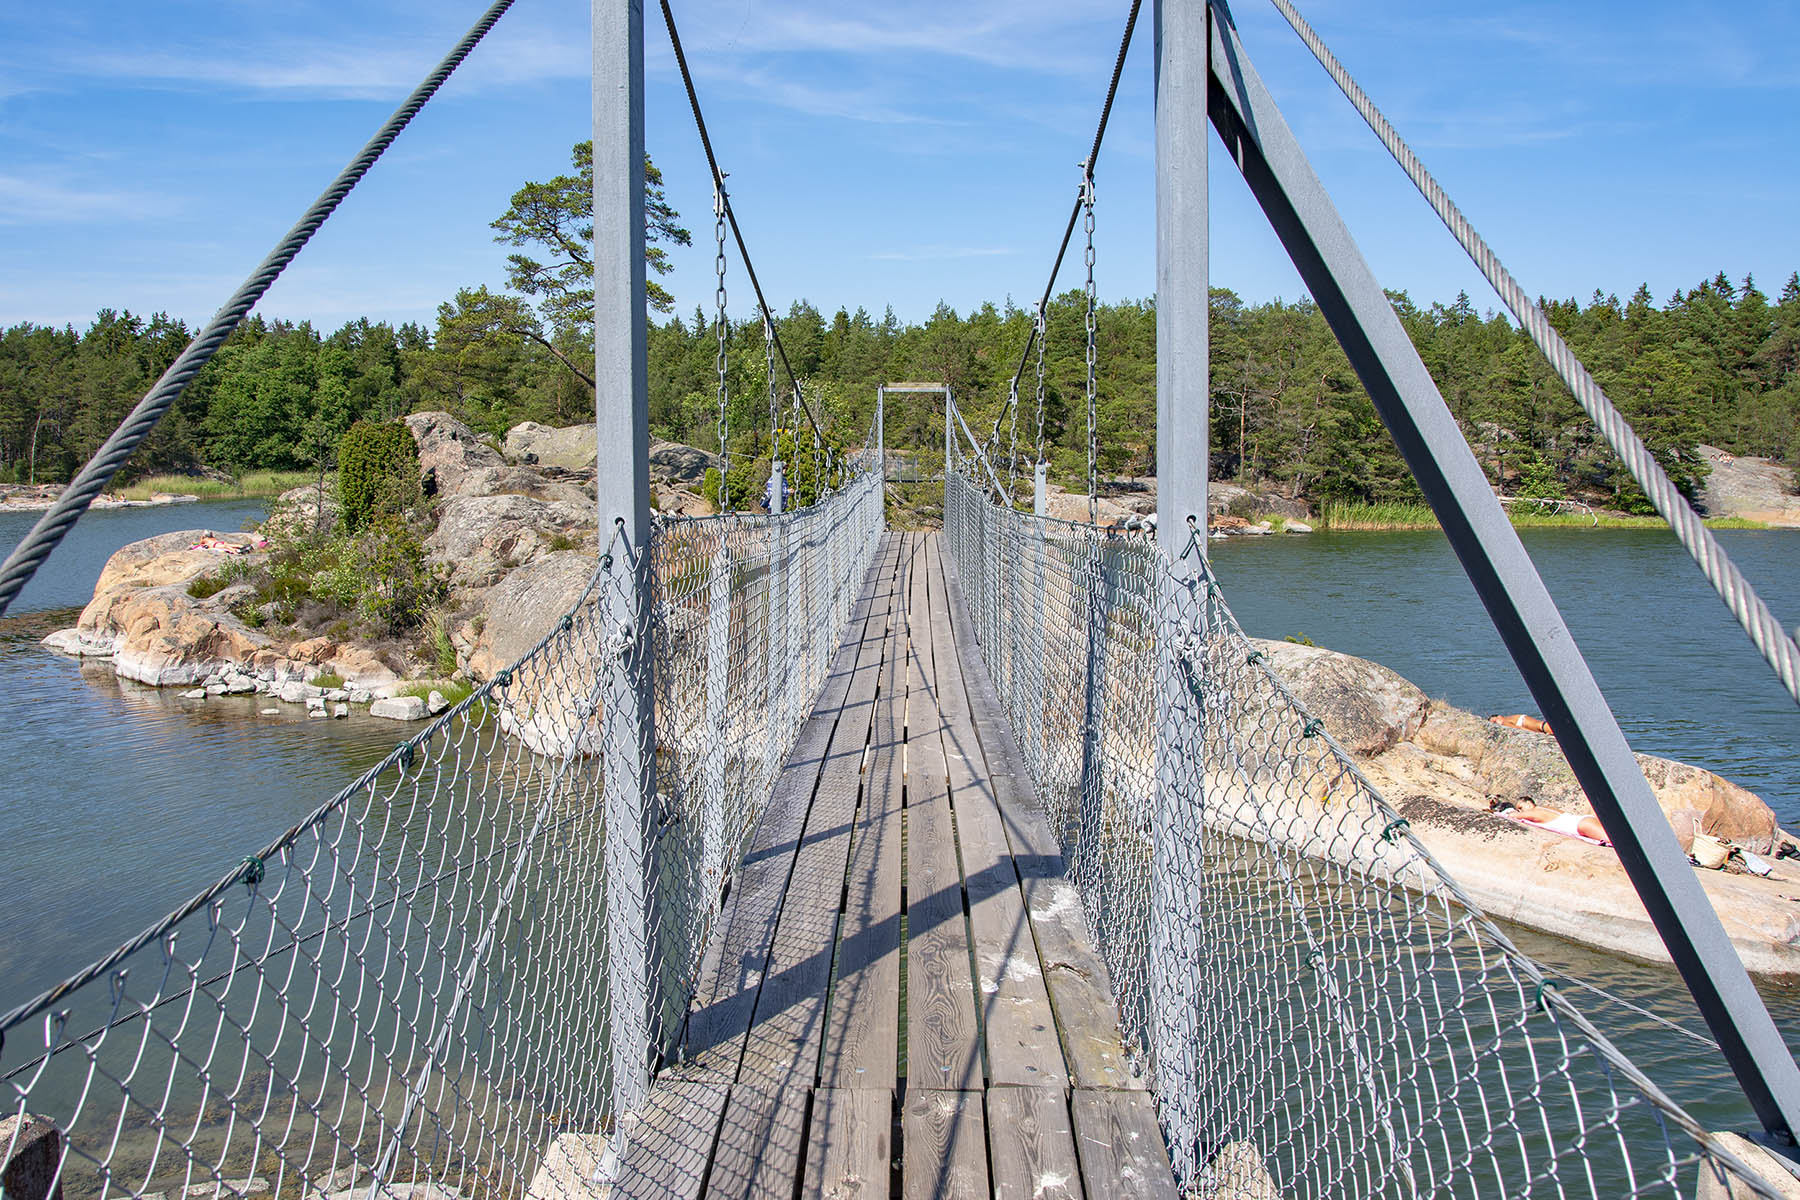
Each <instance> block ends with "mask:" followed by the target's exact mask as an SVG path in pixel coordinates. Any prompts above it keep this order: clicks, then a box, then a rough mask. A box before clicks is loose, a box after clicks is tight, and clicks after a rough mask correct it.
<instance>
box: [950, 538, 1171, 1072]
mask: <svg viewBox="0 0 1800 1200" xmlns="http://www.w3.org/2000/svg"><path fill="white" fill-rule="evenodd" d="M944 564H945V565H944V575H945V583H946V587H947V591H948V592H949V597H950V605H949V611H950V613H951V616H952V625H953V628H954V639H955V644H956V648H957V661H958V663H959V664H960V666H961V668H962V675H963V683H964V686H965V688H966V689H967V691H968V694H969V698H970V707H971V709H972V711H973V712H974V713H975V714H976V719H975V731H976V734H977V736H978V738H979V739H980V742H981V749H982V753H983V756H984V757H985V759H986V761H987V764H988V771H989V773H990V777H991V779H992V781H993V788H994V798H995V800H996V801H997V802H998V804H999V806H1000V818H1001V822H1002V825H1003V826H1004V829H1005V834H1006V839H1007V842H1008V844H1009V845H1010V846H1011V847H1012V852H1013V864H1014V866H1015V867H1016V868H1017V869H1018V873H1019V878H1020V884H1021V887H1022V888H1023V891H1024V895H1025V906H1026V911H1027V912H1028V913H1029V914H1030V919H1031V927H1032V932H1033V934H1034V935H1035V937H1036V940H1037V947H1038V954H1039V956H1040V958H1041V960H1042V962H1043V965H1044V981H1045V983H1046V985H1047V986H1048V988H1049V992H1050V1005H1051V1008H1052V1009H1053V1010H1054V1013H1055V1017H1056V1027H1057V1032H1058V1034H1059V1035H1060V1037H1061V1041H1062V1049H1063V1057H1064V1060H1065V1062H1066V1063H1067V1065H1068V1068H1069V1074H1070V1079H1071V1082H1072V1084H1073V1085H1074V1086H1076V1087H1084V1088H1093V1087H1125V1088H1142V1087H1144V1086H1145V1084H1144V1081H1143V1080H1142V1079H1141V1078H1140V1077H1138V1076H1137V1075H1134V1074H1133V1073H1132V1071H1131V1069H1130V1067H1129V1066H1128V1065H1127V1062H1126V1058H1125V1051H1124V1045H1123V1042H1122V1040H1121V1038H1120V1034H1119V1003H1118V999H1117V997H1116V996H1115V995H1114V993H1113V990H1112V977H1111V975H1110V973H1109V972H1108V970H1107V966H1106V961H1105V959H1103V958H1102V957H1101V956H1100V954H1099V953H1098V952H1097V951H1096V950H1095V948H1094V944H1093V941H1092V939H1091V938H1090V937H1089V935H1088V928H1087V918H1086V915H1085V914H1084V912H1083V909H1082V906H1081V898H1080V895H1079V894H1078V893H1077V892H1076V890H1075V885H1074V883H1073V882H1072V881H1071V880H1070V879H1069V878H1068V875H1067V872H1066V869H1065V867H1064V864H1063V858H1062V849H1061V847H1060V845H1059V844H1058V842H1057V839H1056V834H1055V832H1054V831H1053V830H1052V829H1051V828H1050V821H1049V818H1047V817H1046V816H1045V815H1044V810H1043V806H1042V805H1040V804H1039V803H1038V801H1037V798H1036V796H1034V795H1033V794H1032V791H1031V784H1030V777H1029V775H1028V774H1027V773H1026V770H1025V763H1024V755H1023V753H1022V752H1021V751H1020V749H1019V743H1018V740H1017V739H1016V738H1015V736H1014V734H1013V730H1012V726H1011V723H1010V722H1009V721H1008V720H1007V718H1006V710H1005V708H1004V707H1003V706H1002V705H1001V703H1000V698H999V695H998V693H996V692H995V690H994V686H993V682H992V680H991V678H990V677H989V675H988V671H987V666H986V664H985V663H984V662H983V661H982V658H981V651H980V648H979V647H978V646H977V645H976V643H975V638H974V633H973V626H972V624H971V622H970V621H969V620H968V618H967V616H966V614H967V612H968V609H967V608H966V607H964V605H963V603H962V597H961V595H960V581H959V580H958V579H957V576H956V568H955V564H954V562H953V560H950V559H948V558H946V559H945V560H944Z"/></svg>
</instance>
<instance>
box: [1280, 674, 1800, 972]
mask: <svg viewBox="0 0 1800 1200" xmlns="http://www.w3.org/2000/svg"><path fill="white" fill-rule="evenodd" d="M1253 640H1254V639H1253ZM1256 646H1257V648H1258V649H1260V650H1262V651H1263V652H1264V654H1265V655H1266V656H1267V661H1268V664H1269V666H1270V668H1271V669H1272V670H1273V671H1274V672H1275V674H1276V675H1277V676H1278V677H1279V678H1280V679H1281V680H1282V681H1283V682H1284V683H1286V684H1287V685H1288V687H1289V688H1290V689H1292V690H1293V692H1294V694H1295V696H1296V697H1297V698H1298V699H1299V700H1300V702H1301V703H1302V704H1303V705H1305V706H1306V708H1307V709H1308V711H1310V712H1311V713H1313V714H1314V715H1315V716H1317V717H1319V718H1320V719H1321V720H1322V721H1323V722H1324V724H1325V727H1326V729H1327V730H1329V731H1330V732H1331V734H1332V735H1333V736H1334V737H1336V738H1337V739H1338V741H1339V742H1340V743H1341V744H1342V745H1343V746H1344V748H1345V749H1346V750H1347V751H1349V753H1350V755H1351V756H1352V758H1353V759H1354V760H1355V761H1356V764H1357V766H1358V767H1360V768H1361V769H1362V771H1363V773H1364V774H1366V775H1367V776H1368V778H1369V781H1370V782H1371V783H1373V784H1374V785H1375V787H1376V788H1377V789H1378V790H1379V791H1380V792H1381V794H1382V795H1383V796H1385V797H1386V798H1387V800H1388V802H1389V803H1390V804H1392V805H1393V807H1394V808H1395V809H1396V810H1397V811H1398V812H1399V814H1400V815H1401V816H1403V817H1405V818H1406V820H1407V822H1408V824H1409V825H1410V827H1411V829H1412V832H1413V833H1414V834H1415V835H1416V836H1417V837H1418V838H1419V840H1420V841H1421V842H1422V843H1424V845H1425V846H1426V848H1427V849H1429V850H1430V852H1431V854H1432V856H1433V857H1434V858H1436V859H1437V860H1438V861H1439V862H1440V863H1441V864H1442V865H1443V866H1444V868H1445V870H1446V871H1447V872H1448V873H1449V874H1450V876H1451V877H1452V878H1454V879H1455V880H1456V881H1457V883H1458V884H1460V885H1461V886H1462V888H1463V889H1464V890H1465V891H1466V892H1467V893H1468V894H1469V896H1470V898H1471V899H1473V900H1474V901H1475V902H1476V903H1477V904H1478V905H1480V906H1481V908H1482V909H1483V911H1485V912H1486V913H1487V914H1488V915H1489V916H1492V917H1498V918H1501V919H1503V920H1508V921H1513V922H1516V923H1518V924H1520V925H1524V926H1528V927H1529V928H1532V929H1538V930H1542V931H1543V932H1545V933H1551V934H1555V935H1557V936H1559V937H1564V938H1567V939H1569V940H1570V941H1575V942H1580V943H1583V944H1586V945H1590V946H1594V947H1597V948H1599V949H1602V950H1609V951H1613V952H1615V953H1619V954H1624V955H1628V956H1630V957H1632V958H1637V959H1642V960H1646V961H1652V962H1667V961H1668V952H1667V950H1665V949H1664V947H1663V944H1662V939H1661V938H1660V936H1658V934H1657V932H1656V929H1655V927H1654V926H1652V925H1651V923H1650V918H1649V914H1648V913H1646V912H1645V911H1644V906H1643V904H1642V902H1641V901H1639V899H1638V896H1637V892H1636V891H1635V890H1634V889H1633V888H1632V886H1631V881H1630V879H1629V878H1628V877H1627V876H1626V874H1625V869H1624V867H1622V866H1621V865H1620V863H1619V859H1618V855H1617V854H1616V853H1614V851H1613V850H1612V848H1611V847H1608V846H1600V845H1595V844H1592V843H1590V842H1587V841H1583V840H1582V839H1580V838H1578V837H1565V836H1562V835H1559V834H1556V833H1552V832H1549V831H1547V830H1545V829H1543V828H1541V827H1538V826H1534V825H1528V824H1524V823H1522V822H1519V821H1516V820H1513V819H1510V818H1508V817H1505V816H1500V815H1497V814H1495V813H1492V812H1490V811H1488V802H1489V801H1490V800H1491V799H1494V798H1499V799H1504V800H1517V799H1519V798H1520V797H1528V798H1530V799H1531V800H1533V801H1534V802H1535V803H1537V804H1541V805H1544V806H1546V807H1549V808H1554V809H1560V810H1561V811H1563V812H1565V813H1576V814H1592V813H1593V811H1594V810H1593V805H1591V804H1590V803H1589V802H1588V799H1587V797H1586V796H1585V795H1584V794H1583V792H1582V790H1581V785H1580V784H1578V783H1577V782H1576V780H1575V774H1574V772H1573V771H1571V770H1570V769H1569V764H1568V762H1567V761H1566V760H1565V759H1564V758H1563V755H1562V751H1561V750H1560V749H1559V748H1558V747H1557V744H1556V740H1555V739H1554V738H1553V737H1551V736H1550V735H1548V734H1546V733H1535V732H1531V731H1530V730H1526V729H1517V728H1510V727H1508V726H1505V725H1499V724H1496V723H1494V722H1493V721H1490V720H1488V719H1486V718H1485V717H1482V716H1479V715H1477V714H1474V713H1470V712H1466V711H1464V710H1463V709H1460V708H1455V707H1453V706H1451V705H1448V704H1445V703H1443V702H1441V701H1436V700H1433V699H1431V698H1430V697H1428V696H1426V695H1425V693H1424V692H1422V691H1420V690H1419V689H1418V688H1417V687H1415V686H1413V684H1412V683H1410V682H1409V681H1407V680H1406V679H1404V678H1402V677H1401V676H1400V675H1398V674H1397V673H1395V672H1393V671H1390V670H1389V669H1388V668H1386V667H1384V666H1381V665H1380V664H1379V663H1373V662H1369V661H1368V660H1366V659H1361V658H1353V657H1351V656H1350V655H1347V654H1339V653H1336V652H1335V651H1331V650H1326V649H1324V648H1322V647H1317V646H1308V645H1297V644H1294V643H1290V642H1271V641H1261V640H1256ZM1637 760H1638V764H1639V765H1640V766H1641V767H1642V768H1643V770H1644V775H1645V777H1646V778H1647V779H1648V780H1649V782H1650V787H1651V790H1652V791H1653V792H1654V793H1655V795H1656V800H1657V803H1658V804H1659V805H1660V806H1661V808H1662V811H1663V815H1664V817H1666V818H1667V820H1668V822H1669V826H1670V828H1671V829H1672V830H1673V831H1674V833H1675V837H1676V840H1677V841H1678V842H1679V843H1680V844H1681V847H1682V849H1684V850H1688V849H1690V847H1691V846H1692V844H1693V841H1694V836H1695V833H1696V832H1697V831H1698V832H1702V833H1705V834H1708V835H1710V836H1712V837H1716V838H1722V839H1725V840H1727V841H1729V842H1730V843H1731V844H1732V845H1733V846H1736V847H1738V848H1740V849H1741V850H1743V851H1747V852H1749V853H1750V854H1754V855H1757V856H1759V857H1761V858H1764V859H1766V860H1769V861H1770V863H1771V865H1772V868H1773V869H1772V871H1771V873H1770V874H1769V875H1768V876H1767V877H1759V876H1757V875H1755V874H1752V873H1747V872H1746V873H1735V871H1732V870H1707V869H1702V868H1700V867H1695V871H1696V873H1697V874H1698V876H1699V878H1700V883H1701V886H1702V887H1703V888H1704V889H1705V891H1706V894H1707V896H1708V898H1710V899H1711V900H1712V903H1713V907H1714V908H1715V909H1716V910H1717V911H1718V913H1719V916H1720V919H1721V920H1722V921H1723V922H1724V925H1725V930H1726V932H1727V933H1728V934H1729V935H1730V937H1731V940H1732V943H1733V944H1734V945H1735V946H1736V947H1737V950H1738V954H1739V955H1740V956H1741V957H1742V958H1743V960H1744V965H1745V966H1746V967H1748V968H1749V969H1750V971H1752V972H1753V973H1755V974H1759V975H1767V976H1782V977H1800V859H1794V858H1777V857H1776V855H1777V854H1778V853H1779V852H1780V851H1781V849H1782V847H1783V846H1800V839H1796V838H1795V837H1794V836H1793V835H1791V834H1789V833H1788V832H1786V831H1785V830H1783V829H1782V828H1781V826H1780V824H1779V823H1778V822H1777V820H1776V817H1775V813H1774V811H1773V810H1772V809H1770V808H1769V806H1768V805H1767V804H1766V803H1764V801H1763V800H1762V799H1761V798H1760V797H1758V796H1757V795H1756V794H1755V793H1753V792H1751V791H1749V790H1747V789H1745V788H1742V787H1739V786H1738V785H1737V784H1735V783H1732V782H1731V781H1730V780H1728V779H1725V778H1723V777H1721V776H1719V775H1715V774H1713V773H1712V772H1711V771H1706V770H1702V769H1701V768H1699V767H1693V766H1689V765H1687V764H1686V763H1680V762H1675V761H1674V760H1672V759H1667V758H1658V757H1655V756H1653V755H1649V754H1639V755H1638V756H1637ZM1328 803H1329V798H1327V799H1326V800H1325V801H1324V802H1321V803H1319V804H1316V805H1314V806H1313V807H1314V808H1315V809H1316V810H1317V811H1316V812H1313V813H1309V814H1307V815H1310V816H1316V815H1317V812H1322V811H1323V810H1324V808H1325V806H1326V804H1328ZM1290 815H1291V814H1290Z"/></svg>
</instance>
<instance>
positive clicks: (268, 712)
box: [262, 708, 281, 717]
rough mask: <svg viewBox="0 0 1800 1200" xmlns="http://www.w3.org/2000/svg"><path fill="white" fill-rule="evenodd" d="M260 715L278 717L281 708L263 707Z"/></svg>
mask: <svg viewBox="0 0 1800 1200" xmlns="http://www.w3.org/2000/svg"><path fill="white" fill-rule="evenodd" d="M262 715H263V716H265V717H279V716H280V715H281V710H280V709H279V708H265V709H263V710H262Z"/></svg>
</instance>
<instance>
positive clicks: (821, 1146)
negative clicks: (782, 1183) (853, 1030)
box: [804, 1088, 894, 1200]
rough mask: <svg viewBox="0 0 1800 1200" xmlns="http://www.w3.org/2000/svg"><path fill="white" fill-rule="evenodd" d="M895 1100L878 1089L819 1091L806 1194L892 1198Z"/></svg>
mask: <svg viewBox="0 0 1800 1200" xmlns="http://www.w3.org/2000/svg"><path fill="white" fill-rule="evenodd" d="M893 1138H894V1097H893V1093H892V1092H889V1091H885V1090H877V1089H874V1088H820V1089H819V1090H818V1091H816V1092H814V1093H813V1113H812V1136H811V1138H810V1140H809V1143H808V1145H807V1152H806V1179H805V1190H804V1194H805V1195H807V1196H818V1197H820V1198H821V1200H873V1198H874V1197H880V1196H886V1195H888V1193H889V1191H890V1189H891V1180H892V1177H893Z"/></svg>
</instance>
